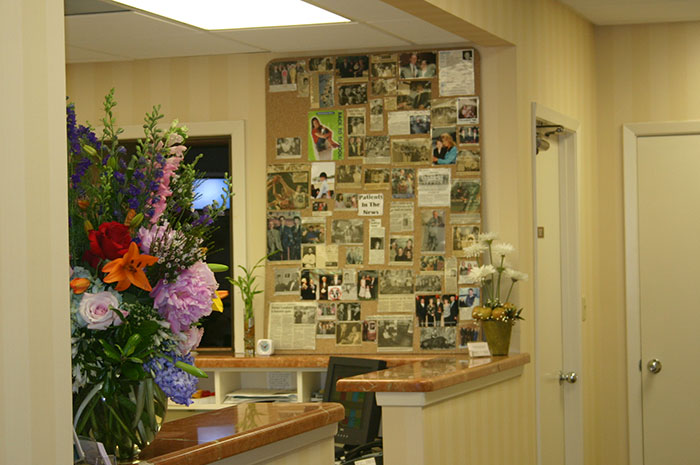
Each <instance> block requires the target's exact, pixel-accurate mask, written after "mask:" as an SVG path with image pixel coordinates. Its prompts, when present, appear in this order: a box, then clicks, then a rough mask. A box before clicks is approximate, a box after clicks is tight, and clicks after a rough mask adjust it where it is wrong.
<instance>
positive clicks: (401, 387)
mask: <svg viewBox="0 0 700 465" xmlns="http://www.w3.org/2000/svg"><path fill="white" fill-rule="evenodd" d="M529 362H530V356H529V355H528V354H513V355H510V356H507V357H489V358H469V357H464V356H445V357H440V358H433V359H430V360H424V361H419V362H414V363H408V364H404V365H400V366H396V367H393V368H389V369H386V370H382V371H377V372H372V373H367V374H365V375H359V376H354V377H351V378H344V379H340V380H338V382H337V384H336V388H337V389H338V390H339V391H352V392H375V393H376V399H377V404H378V405H379V406H380V407H381V409H382V436H383V441H384V464H385V465H404V464H408V463H410V464H411V465H430V464H437V463H439V464H441V465H449V464H455V465H457V464H465V463H480V464H482V465H484V464H489V463H518V462H504V461H503V460H502V459H501V457H503V455H502V454H501V453H500V452H499V451H495V453H494V454H493V455H492V456H491V457H489V456H488V453H489V452H490V451H489V450H485V449H489V448H490V447H491V444H496V445H498V446H500V447H501V448H504V447H508V445H510V446H511V447H512V446H513V444H514V442H515V441H520V440H523V441H526V440H527V439H526V438H525V436H524V435H522V436H521V437H520V438H519V437H518V435H517V434H511V430H512V424H513V423H515V422H514V421H513V418H510V417H509V416H508V414H510V415H512V416H515V415H517V414H518V413H517V412H518V410H517V408H518V406H517V405H516V404H517V403H518V402H520V403H522V400H519V398H521V397H522V396H521V394H522V393H521V392H519V386H518V384H517V383H515V382H514V378H517V377H519V376H520V375H521V374H522V373H523V368H524V365H525V364H527V363H529ZM496 385H497V386H496ZM489 386H491V387H490V388H489V389H484V388H486V387H489ZM475 391H479V392H478V393H477V392H475ZM493 404H496V405H498V404H504V405H506V406H512V407H513V408H512V411H510V412H509V411H508V410H505V413H504V410H502V409H498V410H494V411H493V412H492V415H489V412H488V408H487V406H488V405H493ZM521 407H522V406H521ZM494 415H500V418H494ZM495 436H497V437H496V440H494V437H495ZM499 439H500V440H499Z"/></svg>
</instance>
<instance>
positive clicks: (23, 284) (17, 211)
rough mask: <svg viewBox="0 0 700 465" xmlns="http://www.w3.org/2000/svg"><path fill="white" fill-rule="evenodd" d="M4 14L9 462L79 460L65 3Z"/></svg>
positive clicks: (2, 367) (1, 393)
mask: <svg viewBox="0 0 700 465" xmlns="http://www.w3.org/2000/svg"><path fill="white" fill-rule="evenodd" d="M0 9H1V10H2V14H1V15H0V63H2V66H0V83H1V85H0V101H2V102H3V106H4V110H3V112H2V114H0V138H2V141H3V142H2V148H1V149H0V153H1V154H2V169H0V464H3V465H4V464H7V465H10V464H28V465H30V464H31V465H46V464H54V463H62V464H63V463H71V462H72V461H71V453H72V451H71V443H72V436H71V430H70V425H71V380H70V326H69V312H68V221H67V218H68V210H67V198H66V123H65V100H64V95H65V76H64V71H63V70H64V66H65V65H64V53H63V2H56V1H41V0H26V1H23V2H13V1H3V2H2V5H1V6H0Z"/></svg>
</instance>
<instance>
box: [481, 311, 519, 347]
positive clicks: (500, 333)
mask: <svg viewBox="0 0 700 465" xmlns="http://www.w3.org/2000/svg"><path fill="white" fill-rule="evenodd" d="M481 324H482V326H483V328H484V335H485V336H486V342H487V343H488V345H489V350H490V351H491V355H508V350H509V349H510V333H511V331H512V330H513V324H512V323H504V322H502V321H496V320H484V321H482V322H481Z"/></svg>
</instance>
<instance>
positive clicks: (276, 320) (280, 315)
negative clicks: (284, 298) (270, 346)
mask: <svg viewBox="0 0 700 465" xmlns="http://www.w3.org/2000/svg"><path fill="white" fill-rule="evenodd" d="M268 334H269V335H270V338H271V339H272V340H273V341H275V342H274V344H275V348H276V349H280V350H285V349H304V350H314V349H315V348H316V303H306V302H270V319H269V328H268Z"/></svg>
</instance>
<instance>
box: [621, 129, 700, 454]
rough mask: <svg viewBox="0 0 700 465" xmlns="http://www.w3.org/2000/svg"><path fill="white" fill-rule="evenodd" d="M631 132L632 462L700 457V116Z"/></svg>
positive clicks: (627, 147)
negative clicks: (699, 434)
mask: <svg viewBox="0 0 700 465" xmlns="http://www.w3.org/2000/svg"><path fill="white" fill-rule="evenodd" d="M623 138H624V176H625V178H624V179H625V260H626V290H627V302H626V305H627V356H628V361H627V363H628V372H627V373H628V383H627V384H628V399H629V400H628V402H629V409H628V410H629V419H628V420H629V438H630V439H629V441H630V443H629V455H630V463H638V464H644V465H661V464H664V465H665V464H667V463H696V462H697V460H698V457H700V443H698V441H697V432H698V430H700V404H698V402H696V401H695V400H693V399H695V397H696V395H697V385H698V383H699V382H700V373H699V372H698V370H697V365H698V363H699V362H700V351H698V349H700V342H698V338H697V334H696V332H697V327H698V324H700V315H699V314H698V312H697V311H695V309H694V306H695V302H697V300H698V297H699V296H698V293H699V292H698V290H697V284H696V282H695V281H696V277H697V276H698V275H699V274H700V261H699V260H698V257H700V243H699V242H698V240H697V238H698V236H700V204H698V201H697V199H698V197H700V186H699V185H698V182H697V175H698V173H699V172H700V123H697V122H695V123H690V122H689V123H640V124H630V125H625V126H624V128H623Z"/></svg>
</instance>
